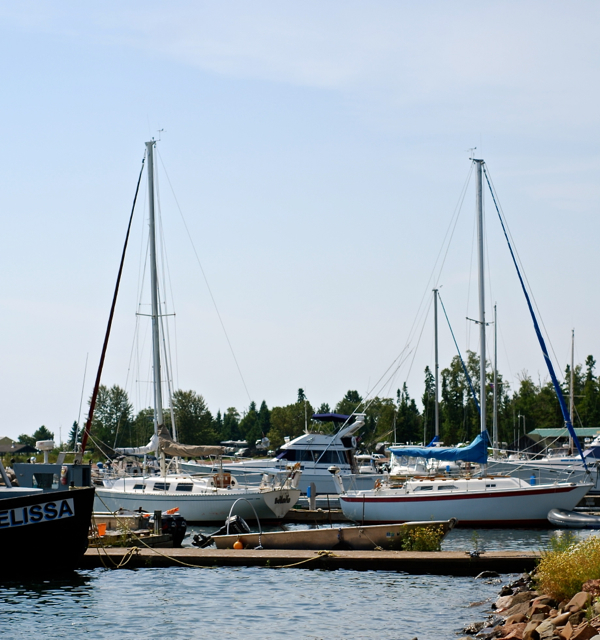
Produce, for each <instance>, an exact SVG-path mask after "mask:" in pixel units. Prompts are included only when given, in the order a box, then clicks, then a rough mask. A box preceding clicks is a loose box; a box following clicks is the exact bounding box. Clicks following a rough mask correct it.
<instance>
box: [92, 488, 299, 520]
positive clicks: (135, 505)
mask: <svg viewBox="0 0 600 640" xmlns="http://www.w3.org/2000/svg"><path fill="white" fill-rule="evenodd" d="M299 497H300V491H299V490H298V489H274V490H271V491H264V492H259V491H256V490H252V489H250V490H232V491H223V492H219V493H217V492H215V493H206V494H194V493H190V494H187V495H185V494H181V493H179V494H175V493H168V492H152V493H142V492H139V491H138V492H136V491H122V490H118V489H109V488H97V489H96V502H95V505H94V510H96V511H106V510H108V511H117V510H119V509H125V510H128V511H136V510H137V509H142V510H143V511H148V512H150V513H152V512H154V511H161V512H162V511H167V510H168V509H173V508H175V507H178V508H179V513H180V514H181V515H182V516H183V517H184V518H185V519H186V520H187V521H188V522H223V520H225V518H227V516H229V512H230V510H231V507H232V506H233V504H234V503H235V502H236V500H238V499H241V500H240V501H239V502H238V503H237V504H236V506H235V509H234V511H233V514H234V515H240V516H241V517H242V518H244V519H245V520H255V519H256V517H255V515H254V512H255V511H256V515H257V516H258V518H259V519H260V520H263V519H264V520H280V519H281V518H283V517H284V516H285V514H286V513H287V512H288V511H289V510H290V509H291V508H292V507H293V506H294V505H295V504H296V502H297V501H298V498H299ZM250 505H251V506H250Z"/></svg>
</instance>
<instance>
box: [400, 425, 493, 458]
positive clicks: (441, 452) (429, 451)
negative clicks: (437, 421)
mask: <svg viewBox="0 0 600 640" xmlns="http://www.w3.org/2000/svg"><path fill="white" fill-rule="evenodd" d="M488 443H489V437H488V433H487V431H483V432H482V433H480V434H479V435H478V436H477V437H476V438H475V440H473V442H471V444H470V445H468V446H466V447H448V448H442V447H401V448H400V447H390V451H391V452H392V453H393V454H394V455H396V456H406V457H409V458H428V459H430V460H445V461H446V462H457V461H459V460H462V461H463V462H477V463H479V464H486V463H487V458H488V454H487V448H488Z"/></svg>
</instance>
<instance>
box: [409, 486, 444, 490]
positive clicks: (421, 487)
mask: <svg viewBox="0 0 600 640" xmlns="http://www.w3.org/2000/svg"><path fill="white" fill-rule="evenodd" d="M440 488H441V487H440ZM415 491H433V486H432V485H425V486H423V485H419V486H418V487H415Z"/></svg>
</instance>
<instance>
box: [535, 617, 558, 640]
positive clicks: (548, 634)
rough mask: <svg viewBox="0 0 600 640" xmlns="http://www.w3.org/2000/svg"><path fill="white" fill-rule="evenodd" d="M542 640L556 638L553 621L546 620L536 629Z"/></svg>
mask: <svg viewBox="0 0 600 640" xmlns="http://www.w3.org/2000/svg"><path fill="white" fill-rule="evenodd" d="M536 632H537V634H538V637H539V639H540V640H547V639H549V638H552V637H553V636H554V625H553V624H552V621H551V620H544V621H543V622H540V624H539V625H538V626H537V628H536Z"/></svg>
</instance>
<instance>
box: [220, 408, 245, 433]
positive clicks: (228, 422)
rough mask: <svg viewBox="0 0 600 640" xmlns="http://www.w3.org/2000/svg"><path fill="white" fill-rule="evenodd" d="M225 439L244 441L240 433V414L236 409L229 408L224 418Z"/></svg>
mask: <svg viewBox="0 0 600 640" xmlns="http://www.w3.org/2000/svg"><path fill="white" fill-rule="evenodd" d="M223 439H224V440H241V439H242V435H241V433H240V414H239V413H238V411H237V409H236V408H235V407H229V408H228V409H227V411H226V412H225V415H224V416H223Z"/></svg>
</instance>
